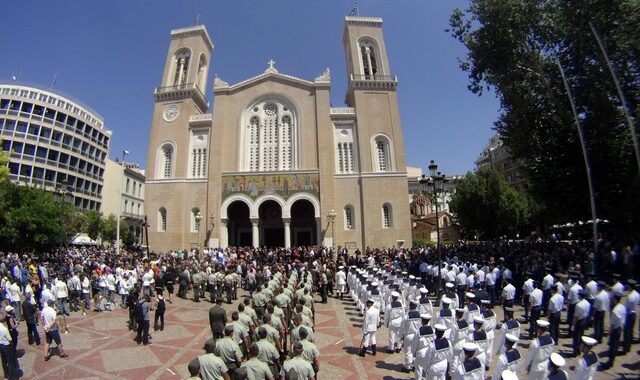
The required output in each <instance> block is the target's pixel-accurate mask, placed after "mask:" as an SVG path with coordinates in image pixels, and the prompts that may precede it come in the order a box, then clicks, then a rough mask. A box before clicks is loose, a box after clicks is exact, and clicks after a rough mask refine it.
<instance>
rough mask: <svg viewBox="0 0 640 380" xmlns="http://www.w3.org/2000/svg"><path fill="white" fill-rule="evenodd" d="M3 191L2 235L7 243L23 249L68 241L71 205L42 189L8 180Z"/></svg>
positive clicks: (72, 210) (71, 212) (0, 230)
mask: <svg viewBox="0 0 640 380" xmlns="http://www.w3.org/2000/svg"><path fill="white" fill-rule="evenodd" d="M0 191H1V192H2V194H1V197H2V199H3V205H2V206H3V209H4V210H5V211H4V213H3V214H2V225H1V227H0V235H1V236H2V240H3V241H4V243H5V244H6V243H8V244H7V245H8V246H10V247H11V248H14V249H19V250H29V249H34V248H45V247H53V246H56V245H63V244H66V241H67V238H68V236H69V235H70V231H71V230H70V228H68V226H69V221H70V220H71V219H72V218H73V213H74V209H73V207H72V206H71V205H69V204H67V203H65V202H63V201H61V200H60V199H56V197H55V196H54V195H53V194H52V193H50V192H47V191H44V190H41V189H35V188H30V187H24V186H17V185H13V184H10V183H8V184H4V185H2V187H1V190H0ZM5 207H6V208H5Z"/></svg>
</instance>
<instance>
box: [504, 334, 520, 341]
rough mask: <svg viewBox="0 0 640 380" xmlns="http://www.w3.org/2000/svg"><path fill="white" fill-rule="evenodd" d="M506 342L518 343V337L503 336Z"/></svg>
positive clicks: (511, 335)
mask: <svg viewBox="0 0 640 380" xmlns="http://www.w3.org/2000/svg"><path fill="white" fill-rule="evenodd" d="M504 337H505V339H506V340H508V341H509V342H513V343H518V337H517V336H515V335H513V334H507V335H505V336H504Z"/></svg>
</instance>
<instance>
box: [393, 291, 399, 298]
mask: <svg viewBox="0 0 640 380" xmlns="http://www.w3.org/2000/svg"><path fill="white" fill-rule="evenodd" d="M391 297H395V298H398V297H400V293H398V292H396V291H395V290H394V291H393V292H391Z"/></svg>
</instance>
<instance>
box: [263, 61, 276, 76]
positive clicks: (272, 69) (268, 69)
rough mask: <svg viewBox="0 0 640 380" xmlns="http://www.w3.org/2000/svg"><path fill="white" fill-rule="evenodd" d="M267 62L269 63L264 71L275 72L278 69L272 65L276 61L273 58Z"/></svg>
mask: <svg viewBox="0 0 640 380" xmlns="http://www.w3.org/2000/svg"><path fill="white" fill-rule="evenodd" d="M267 64H268V65H269V67H267V69H266V70H265V71H264V72H265V73H277V72H278V70H277V69H276V68H275V67H274V65H275V64H276V61H274V60H273V59H270V60H269V61H268V62H267Z"/></svg>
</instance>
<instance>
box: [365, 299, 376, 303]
mask: <svg viewBox="0 0 640 380" xmlns="http://www.w3.org/2000/svg"><path fill="white" fill-rule="evenodd" d="M369 302H371V303H376V301H374V300H373V298H369V299H368V300H367V303H369Z"/></svg>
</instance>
